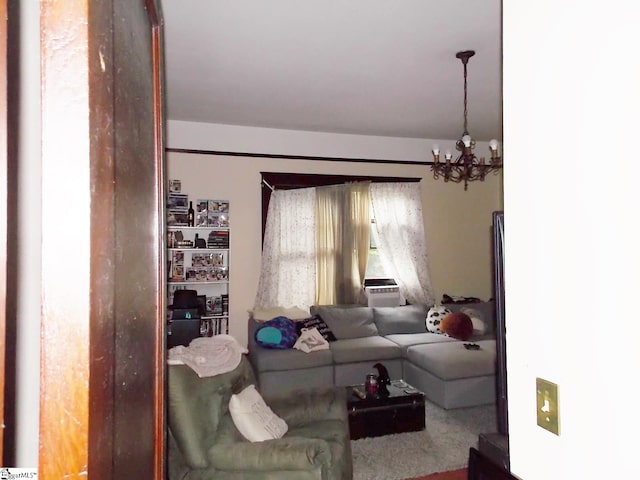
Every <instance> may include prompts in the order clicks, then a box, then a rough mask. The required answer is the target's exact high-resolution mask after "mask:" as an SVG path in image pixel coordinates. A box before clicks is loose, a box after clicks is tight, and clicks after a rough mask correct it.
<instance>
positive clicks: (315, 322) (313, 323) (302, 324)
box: [296, 315, 337, 342]
mask: <svg viewBox="0 0 640 480" xmlns="http://www.w3.org/2000/svg"><path fill="white" fill-rule="evenodd" d="M303 328H307V329H309V328H317V329H318V332H320V335H322V336H323V337H324V339H325V340H326V341H327V342H334V341H336V340H337V339H336V336H335V335H334V334H333V332H332V331H331V329H330V328H329V325H327V324H326V323H325V321H324V320H323V319H322V318H320V316H318V315H312V316H311V317H309V318H305V319H304V320H300V321H298V322H296V330H297V332H298V335H300V334H301V333H302V329H303Z"/></svg>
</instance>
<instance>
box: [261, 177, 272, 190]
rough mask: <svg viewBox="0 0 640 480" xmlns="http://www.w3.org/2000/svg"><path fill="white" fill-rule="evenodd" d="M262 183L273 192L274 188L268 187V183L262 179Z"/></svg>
mask: <svg viewBox="0 0 640 480" xmlns="http://www.w3.org/2000/svg"><path fill="white" fill-rule="evenodd" d="M262 183H264V184H265V185H266V186H267V187H268V188H269V190H271V191H272V192H273V191H274V190H275V188H274V187H272V186H271V185H269V183H268V182H267V181H266V180H265V179H264V178H263V179H262Z"/></svg>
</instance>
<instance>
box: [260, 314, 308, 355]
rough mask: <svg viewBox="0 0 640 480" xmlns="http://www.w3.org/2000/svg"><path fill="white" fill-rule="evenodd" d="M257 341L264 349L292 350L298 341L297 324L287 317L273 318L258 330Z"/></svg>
mask: <svg viewBox="0 0 640 480" xmlns="http://www.w3.org/2000/svg"><path fill="white" fill-rule="evenodd" d="M255 339H256V343H257V344H258V345H260V346H262V347H264V348H277V349H286V348H291V347H293V345H294V344H295V343H296V340H297V339H298V333H297V332H296V324H295V322H294V321H293V320H291V319H289V318H287V317H276V318H272V319H271V320H268V321H266V322H264V323H263V324H261V325H260V326H259V327H258V328H257V329H256V331H255Z"/></svg>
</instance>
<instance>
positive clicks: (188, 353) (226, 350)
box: [167, 334, 248, 378]
mask: <svg viewBox="0 0 640 480" xmlns="http://www.w3.org/2000/svg"><path fill="white" fill-rule="evenodd" d="M247 352H248V351H247V349H246V348H244V347H243V346H242V345H240V344H239V343H238V341H237V340H236V339H235V338H233V337H232V336H231V335H224V334H222V335H214V336H212V337H198V338H194V339H193V340H192V341H191V343H190V344H189V346H188V347H185V346H183V345H178V346H177V347H173V348H170V349H169V353H168V358H167V363H168V364H169V365H188V366H189V367H191V368H192V369H193V371H194V372H196V373H197V374H198V376H199V377H200V378H202V377H212V376H214V375H219V374H221V373H226V372H230V371H231V370H234V369H235V368H236V367H237V366H238V365H239V364H240V360H241V359H242V354H243V353H247Z"/></svg>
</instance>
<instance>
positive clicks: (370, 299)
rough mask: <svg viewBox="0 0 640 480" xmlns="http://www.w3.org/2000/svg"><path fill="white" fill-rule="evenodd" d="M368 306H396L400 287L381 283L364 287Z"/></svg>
mask: <svg viewBox="0 0 640 480" xmlns="http://www.w3.org/2000/svg"><path fill="white" fill-rule="evenodd" d="M364 291H365V294H366V296H367V305H368V306H369V307H397V306H398V305H400V287H398V286H397V285H381V286H369V287H364Z"/></svg>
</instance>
